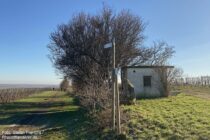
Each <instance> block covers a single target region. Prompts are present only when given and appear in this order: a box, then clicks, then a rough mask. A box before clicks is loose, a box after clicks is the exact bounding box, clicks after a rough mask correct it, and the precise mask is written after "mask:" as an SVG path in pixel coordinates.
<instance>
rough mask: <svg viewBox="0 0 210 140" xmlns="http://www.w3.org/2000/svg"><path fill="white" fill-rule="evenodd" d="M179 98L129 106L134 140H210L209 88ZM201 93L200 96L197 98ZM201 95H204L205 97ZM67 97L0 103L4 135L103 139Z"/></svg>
mask: <svg viewBox="0 0 210 140" xmlns="http://www.w3.org/2000/svg"><path fill="white" fill-rule="evenodd" d="M178 90H179V92H182V93H181V94H178V95H176V96H170V97H168V98H159V99H142V100H138V101H137V104H136V105H130V106H127V105H124V106H122V111H124V112H127V114H128V116H129V120H128V121H127V122H125V123H124V124H122V127H123V130H124V131H125V133H126V135H127V136H128V138H129V139H172V140H176V139H178V140H179V139H190V140H191V139H210V100H209V98H208V97H209V94H210V89H208V88H189V87H180V88H179V89H178ZM195 93H197V94H195ZM201 95H202V96H201ZM85 114H86V113H85V111H84V110H82V109H81V108H80V107H79V106H78V105H77V104H76V102H75V100H74V99H73V98H72V97H70V96H69V95H68V94H67V93H65V92H59V91H47V92H41V93H38V94H34V95H31V96H30V97H27V98H25V99H21V100H16V101H14V102H12V103H7V104H0V131H32V132H33V131H36V130H37V131H41V132H42V134H41V135H40V138H41V139H43V140H46V139H47V140H74V139H75V140H77V139H91V140H92V139H93V140H95V139H102V136H106V134H100V133H99V132H98V131H97V128H96V127H94V125H93V123H92V122H93V121H91V119H90V118H88V117H87V116H86V115H85Z"/></svg>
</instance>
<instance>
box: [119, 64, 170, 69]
mask: <svg viewBox="0 0 210 140" xmlns="http://www.w3.org/2000/svg"><path fill="white" fill-rule="evenodd" d="M125 68H174V66H168V65H163V66H159V65H142V66H125V67H122V69H125Z"/></svg>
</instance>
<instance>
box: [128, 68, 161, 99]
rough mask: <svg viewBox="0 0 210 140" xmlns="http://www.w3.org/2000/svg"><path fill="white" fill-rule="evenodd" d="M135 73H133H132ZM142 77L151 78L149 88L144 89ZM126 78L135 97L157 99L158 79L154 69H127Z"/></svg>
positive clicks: (159, 83) (158, 93)
mask: <svg viewBox="0 0 210 140" xmlns="http://www.w3.org/2000/svg"><path fill="white" fill-rule="evenodd" d="M134 71H135V72H134ZM144 76H151V87H144V81H143V77H144ZM127 78H128V80H129V81H130V82H131V83H132V84H133V86H134V92H135V94H136V96H137V97H159V96H160V94H161V93H160V91H159V88H160V86H161V82H160V78H159V75H158V73H157V72H156V71H155V69H154V68H128V69H127Z"/></svg>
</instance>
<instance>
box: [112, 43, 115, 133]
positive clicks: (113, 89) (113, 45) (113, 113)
mask: <svg viewBox="0 0 210 140" xmlns="http://www.w3.org/2000/svg"><path fill="white" fill-rule="evenodd" d="M112 125H113V130H115V40H113V42H112Z"/></svg>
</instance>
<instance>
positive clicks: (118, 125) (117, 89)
mask: <svg viewBox="0 0 210 140" xmlns="http://www.w3.org/2000/svg"><path fill="white" fill-rule="evenodd" d="M115 84H116V85H115V88H116V89H115V90H116V96H117V97H116V115H117V134H118V135H119V134H120V133H121V126H120V96H119V86H118V78H117V74H116V75H115Z"/></svg>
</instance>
